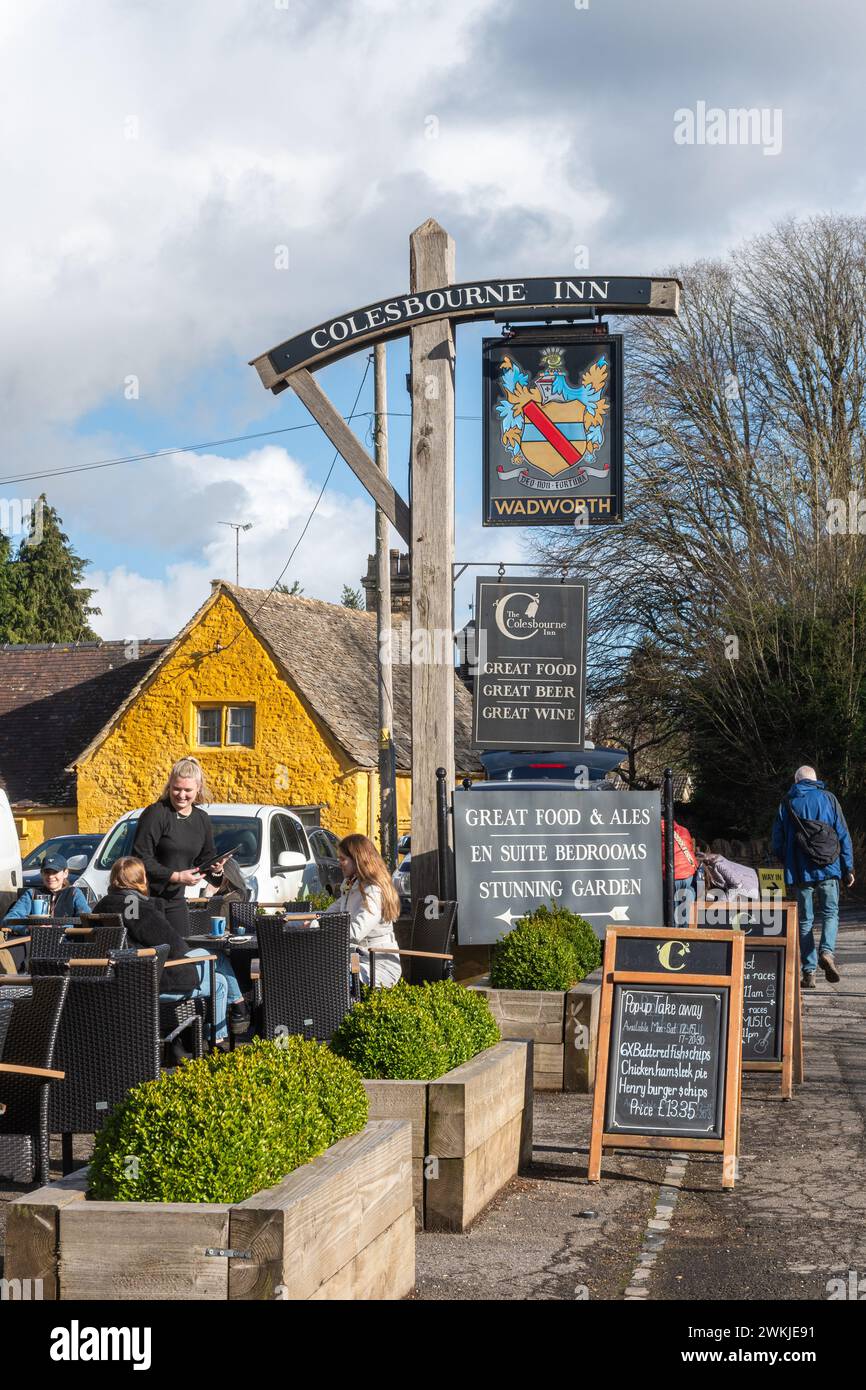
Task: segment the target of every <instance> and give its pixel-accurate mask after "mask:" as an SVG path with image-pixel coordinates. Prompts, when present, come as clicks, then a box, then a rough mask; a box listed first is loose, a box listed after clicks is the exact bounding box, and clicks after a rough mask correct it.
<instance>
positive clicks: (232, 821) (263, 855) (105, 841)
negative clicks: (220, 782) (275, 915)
mask: <svg viewBox="0 0 866 1390" xmlns="http://www.w3.org/2000/svg"><path fill="white" fill-rule="evenodd" d="M201 809H202V810H203V811H206V812H207V814H208V815H209V816H210V818H211V820H212V821H213V835H214V844H215V846H216V850H217V853H220V852H223V851H225V850H229V849H234V847H235V845H240V846H241V848H240V849H239V850H237V852H236V853H235V855H234V860H235V863H236V864H237V865H238V868H239V869H240V870H241V873H242V874H243V876H244V880H245V882H246V885H247V887H248V888H249V889H250V890H251V896H252V899H253V901H255V902H265V903H286V902H293V901H294V900H295V899H297V898H302V897H304V896H306V893H307V892H308V893H319V892H321V883H320V881H319V872H318V869H317V867H316V861H315V859H314V858H313V855H312V853H311V851H310V845H309V841H308V840H307V832H306V830H305V829H304V825H303V822H302V821H301V820H300V818H299V817H298V816H296V815H295V814H294V812H292V811H287V810H286V809H285V807H283V806H244V805H241V806H232V805H230V804H228V803H218V804H217V803H215V804H214V805H211V806H207V805H205V806H202V808H201ZM141 812H142V808H141V807H139V809H138V810H136V811H127V813H126V815H124V816H121V817H120V819H119V820H118V821H115V823H114V825H113V826H112V827H111V829H110V830H109V831H108V833H107V834H106V835H104V836H103V838H102V840H101V842H100V843H99V845H98V846H97V848H96V851H95V853H94V854H93V855H92V857H91V859H90V863H89V864H88V865H87V868H86V869H85V870H84V872H83V874H81V876H80V878H79V879H78V881H77V883H76V887H77V888H81V889H82V890H83V891H84V893H85V894H86V895H87V897H88V898H89V899H90V900H91V901H92V902H97V901H98V900H99V899H100V898H102V897H104V896H105V894H106V893H107V892H108V880H109V875H110V873H111V866H112V864H114V863H115V861H116V860H118V859H121V858H122V857H123V856H124V855H126V854H131V853H132V844H133V841H134V839H135V832H136V830H137V829H138V818H139V816H140V815H141ZM305 890H306V891H305ZM199 891H200V890H199V889H198V888H197V887H196V886H195V885H190V886H189V887H188V888H187V889H186V896H187V897H188V898H196V897H198V896H199Z"/></svg>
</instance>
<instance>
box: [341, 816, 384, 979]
mask: <svg viewBox="0 0 866 1390" xmlns="http://www.w3.org/2000/svg"><path fill="white" fill-rule="evenodd" d="M337 857H338V858H339V861H340V868H341V870H342V873H343V883H342V885H341V891H340V896H339V898H338V899H337V901H336V902H335V903H334V904H333V906H332V907H330V908H329V909H328V910H329V911H330V912H348V914H349V918H350V926H349V933H350V936H351V941H352V946H353V947H355V948H356V949H357V952H358V958H359V961H360V967H361V983H362V984H364V985H368V984H369V983H370V948H371V947H372V946H375V947H376V948H377V949H376V984H377V985H384V986H385V987H386V988H390V987H391V985H396V983H397V981H398V980H399V979H400V977H401V974H402V971H401V969H400V957H399V956H398V955H397V938H396V936H395V935H394V923H395V921H396V920H397V918H398V917H399V915H400V899H399V897H398V894H397V890H396V889H395V887H394V885H393V883H392V882H391V875H390V874H389V873H388V867H387V865H386V863H385V861H384V859H383V858H382V856H381V854H380V853H379V851H378V850H377V849H376V846H375V845H374V844H373V841H372V840H370V839H368V838H367V836H366V835H347V836H346V837H345V839H343V840H341V841H340V844H339V849H338V852H337ZM389 947H390V948H391V951H392V952H393V954H391V952H390V951H387V950H386V951H383V950H382V948H389Z"/></svg>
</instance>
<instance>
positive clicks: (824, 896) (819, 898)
mask: <svg viewBox="0 0 866 1390" xmlns="http://www.w3.org/2000/svg"><path fill="white" fill-rule="evenodd" d="M773 853H774V854H775V855H776V857H777V858H778V859H781V860H782V862H783V864H784V866H785V882H786V883H787V884H789V885H790V886H791V887H792V888H794V889H795V890H796V893H797V909H798V914H797V915H798V917H799V921H800V964H801V967H802V971H803V976H802V985H803V988H804V989H814V988H815V969H816V966H818V965H820V967H821V969H822V970H823V971H824V974H825V975H826V977H827V979H828V980H829V981H830V983H831V984H836V983H837V982H838V980H839V970H838V967H837V965H836V961H835V957H834V952H835V950H836V933H837V931H838V930H839V882H840V880H841V878H842V875H843V874H844V875H845V882H846V884H847V885H848V887H849V888H850V887H851V885H852V884H853V882H854V857H853V854H852V851H851V836H850V834H849V833H848V826H847V825H846V823H845V817H844V815H843V814H842V807H841V806H840V805H839V802H838V801H837V800H836V798H835V796H834V795H833V793H832V792H828V791H827V790H826V789H825V787H824V783H823V782H819V781H818V774H817V773H816V771H815V769H814V768H813V767H798V768H797V771H796V772H795V773H794V785H793V787H791V789H790V791H789V792H788V795H787V796H786V797H785V800H784V801H783V802H782V804H781V806H780V807H779V811H778V814H777V816H776V819H775V821H774V823H773ZM816 924H817V925H818V926H819V927H820V928H821V942H820V945H819V947H818V952H817V955H816V952H815V935H814V928H815V925H816Z"/></svg>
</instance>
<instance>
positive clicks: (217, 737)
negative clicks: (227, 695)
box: [195, 705, 254, 748]
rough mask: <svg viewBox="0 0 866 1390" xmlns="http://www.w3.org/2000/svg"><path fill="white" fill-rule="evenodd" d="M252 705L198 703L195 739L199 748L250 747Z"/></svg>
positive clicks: (252, 720) (252, 728)
mask: <svg viewBox="0 0 866 1390" xmlns="http://www.w3.org/2000/svg"><path fill="white" fill-rule="evenodd" d="M253 732H254V719H253V706H252V705H199V706H197V707H196V710H195V741H196V744H197V745H198V747H199V748H252V746H253Z"/></svg>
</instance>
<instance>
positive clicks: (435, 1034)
mask: <svg viewBox="0 0 866 1390" xmlns="http://www.w3.org/2000/svg"><path fill="white" fill-rule="evenodd" d="M498 1041H499V1029H498V1027H497V1025H496V1021H495V1019H494V1018H493V1015H492V1014H491V1012H490V1006H489V1005H488V1003H487V1000H486V999H485V998H484V997H483V996H481V995H477V994H475V993H474V992H472V991H470V990H467V989H464V987H463V986H462V985H458V984H455V983H454V982H453V981H452V980H442V981H438V982H436V983H435V984H424V985H409V984H406V982H405V981H401V982H400V984H397V985H395V986H394V987H393V989H375V990H370V991H369V993H368V994H367V996H366V998H365V999H364V1000H363V1001H362V1002H361V1003H360V1004H356V1006H355V1008H354V1009H352V1010H351V1012H350V1013H348V1014H347V1015H346V1017H345V1019H344V1020H343V1022H342V1023H341V1024H340V1027H339V1028H338V1029H337V1032H336V1033H335V1034H334V1036H333V1038H332V1039H331V1047H332V1048H333V1049H334V1051H335V1052H337V1053H338V1054H339V1055H340V1056H342V1057H345V1058H346V1059H347V1060H348V1061H350V1062H351V1063H352V1065H353V1066H355V1067H357V1069H358V1071H359V1072H360V1073H361V1075H362V1076H364V1077H367V1078H368V1079H369V1080H371V1081H372V1080H389V1081H433V1080H435V1078H436V1077H437V1076H443V1075H444V1074H445V1072H446V1071H451V1070H452V1069H453V1068H454V1067H459V1066H461V1065H462V1063H463V1062H468V1061H469V1058H470V1057H474V1056H475V1054H476V1053H477V1052H481V1051H483V1050H484V1048H486V1047H492V1046H493V1044H494V1043H496V1042H498Z"/></svg>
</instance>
